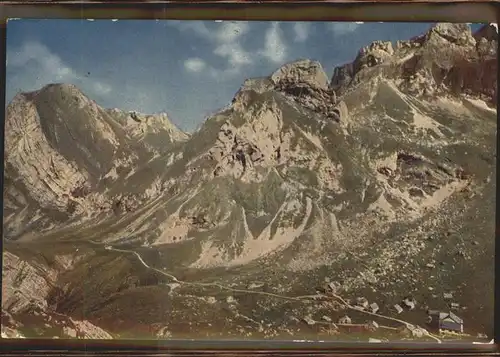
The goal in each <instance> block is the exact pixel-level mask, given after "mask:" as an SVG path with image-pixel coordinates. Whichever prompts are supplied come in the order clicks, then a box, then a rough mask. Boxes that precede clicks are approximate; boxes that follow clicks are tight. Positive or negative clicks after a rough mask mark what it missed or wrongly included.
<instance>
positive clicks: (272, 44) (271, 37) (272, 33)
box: [259, 22, 287, 63]
mask: <svg viewBox="0 0 500 357" xmlns="http://www.w3.org/2000/svg"><path fill="white" fill-rule="evenodd" d="M259 53H260V54H261V55H262V56H264V57H265V58H267V59H268V60H270V61H271V62H274V63H281V62H283V61H284V60H285V58H286V56H287V46H286V44H285V42H284V40H283V36H282V33H281V28H280V25H279V23H277V22H273V23H271V25H270V26H269V28H268V29H267V31H266V35H265V42H264V49H263V50H261V51H259Z"/></svg>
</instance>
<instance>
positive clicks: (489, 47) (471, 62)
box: [331, 23, 498, 104]
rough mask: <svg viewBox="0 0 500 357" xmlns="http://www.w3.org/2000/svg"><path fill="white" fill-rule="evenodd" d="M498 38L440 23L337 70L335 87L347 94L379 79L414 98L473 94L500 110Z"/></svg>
mask: <svg viewBox="0 0 500 357" xmlns="http://www.w3.org/2000/svg"><path fill="white" fill-rule="evenodd" d="M497 46H498V34H497V33H496V30H495V29H494V28H493V26H490V25H487V26H484V27H483V28H481V29H480V30H479V31H477V33H475V34H472V33H471V29H470V27H469V26H468V25H466V24H448V23H446V24H445V23H440V24H437V25H436V26H434V27H433V28H431V29H430V30H429V31H428V32H427V33H425V34H423V35H421V36H418V37H416V38H413V39H410V40H408V41H399V42H398V43H397V44H396V47H395V48H394V49H393V48H392V44H391V43H384V42H380V41H377V42H374V43H373V44H371V45H370V46H367V47H366V48H363V49H362V50H361V51H360V52H359V54H358V56H357V58H356V59H355V61H354V62H353V63H351V64H346V65H344V66H341V67H338V68H336V69H335V70H334V75H333V77H332V81H331V86H332V88H333V89H334V90H335V91H336V92H337V93H338V94H342V93H345V92H346V91H347V90H349V89H350V88H353V87H354V86H356V85H358V84H359V83H364V82H366V80H367V78H371V77H373V74H374V73H378V74H380V75H382V76H383V77H384V78H393V79H395V80H396V81H397V83H398V87H399V88H400V89H401V90H403V91H404V92H405V93H409V94H411V95H417V96H421V95H425V96H432V95H438V94H444V93H449V94H453V95H461V94H469V95H472V96H477V97H479V98H481V99H484V100H486V101H487V102H489V103H492V104H496V88H497V79H496V78H493V77H494V76H491V75H489V74H490V73H494V72H495V73H496V71H497V68H496V66H497V62H496V49H497Z"/></svg>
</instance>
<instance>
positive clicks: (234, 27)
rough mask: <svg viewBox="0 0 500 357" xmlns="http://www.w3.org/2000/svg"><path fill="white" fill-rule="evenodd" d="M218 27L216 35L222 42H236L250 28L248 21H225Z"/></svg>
mask: <svg viewBox="0 0 500 357" xmlns="http://www.w3.org/2000/svg"><path fill="white" fill-rule="evenodd" d="M218 27H219V28H218V29H217V31H216V32H215V34H214V36H215V38H216V39H217V41H218V42H222V43H228V42H235V41H237V40H238V39H239V38H240V37H241V36H243V35H245V34H246V33H248V31H249V30H250V25H249V24H248V22H223V23H221V25H219V26H218Z"/></svg>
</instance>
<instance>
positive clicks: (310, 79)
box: [270, 59, 328, 90]
mask: <svg viewBox="0 0 500 357" xmlns="http://www.w3.org/2000/svg"><path fill="white" fill-rule="evenodd" d="M270 78H271V81H272V82H273V83H274V84H276V85H278V86H279V85H282V84H286V83H293V84H304V85H308V86H311V87H314V88H318V89H323V90H326V89H328V77H327V75H326V73H325V71H324V70H323V67H322V66H321V64H320V63H319V62H318V61H313V60H309V59H304V60H298V61H295V62H291V63H287V64H285V65H284V66H282V67H280V68H279V69H278V70H277V71H276V72H274V73H273V74H272V75H271V77H270Z"/></svg>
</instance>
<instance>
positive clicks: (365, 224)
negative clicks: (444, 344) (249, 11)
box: [2, 24, 497, 338]
mask: <svg viewBox="0 0 500 357" xmlns="http://www.w3.org/2000/svg"><path fill="white" fill-rule="evenodd" d="M496 46H497V37H496V35H495V33H493V32H492V30H491V29H490V28H489V27H485V28H483V29H481V30H480V31H478V32H477V33H475V34H471V32H470V28H469V27H468V26H466V25H460V24H455V25H450V24H438V25H437V26H435V27H434V28H432V29H431V30H430V31H429V32H428V33H426V34H423V35H422V36H419V37H417V38H414V39H411V40H409V41H403V42H400V43H398V44H397V45H396V46H395V47H394V48H393V46H392V44H391V43H387V42H380V41H377V42H374V43H373V44H371V45H369V46H367V47H365V48H363V49H361V50H360V52H359V54H358V56H357V57H356V58H355V59H354V61H353V62H352V63H351V64H346V65H344V66H342V67H339V68H337V69H335V71H334V76H333V78H332V80H331V82H330V83H328V80H327V78H326V75H325V72H324V70H323V69H322V67H321V65H320V64H319V63H318V62H316V61H312V60H299V61H295V62H291V63H288V64H285V65H284V66H282V67H281V68H279V69H278V70H277V71H275V72H274V73H273V74H271V75H270V76H269V77H265V78H254V79H248V80H246V81H245V82H244V83H243V85H242V87H241V88H240V90H239V91H238V92H237V93H236V94H235V96H234V98H233V100H232V102H231V104H230V105H229V106H227V107H225V108H223V109H222V110H220V111H219V112H218V113H216V114H214V115H213V116H211V117H210V118H208V119H207V120H206V121H205V122H204V123H203V125H202V126H201V127H200V129H199V130H197V131H196V132H194V133H192V134H186V133H183V132H181V131H180V130H179V129H177V128H176V127H175V126H174V125H173V124H172V123H170V122H169V121H168V118H167V117H166V115H143V114H138V113H125V112H123V111H120V110H118V109H103V108H101V107H99V106H98V105H97V104H96V103H94V102H93V101H92V100H90V99H88V98H87V97H86V96H85V95H84V94H83V93H81V92H80V91H79V90H78V89H77V88H75V87H74V86H70V85H65V84H56V85H50V86H46V87H44V88H42V89H41V90H40V91H37V92H34V93H24V94H20V95H18V96H17V97H16V98H15V99H14V100H13V102H12V103H11V104H10V105H9V108H8V113H7V121H6V153H5V162H6V171H5V187H4V202H5V209H4V227H5V228H4V232H5V235H6V236H7V238H9V240H8V241H7V243H6V247H7V250H6V253H4V260H5V261H7V262H10V263H9V264H10V265H8V269H5V268H4V273H5V274H7V275H4V281H9V282H11V283H9V284H10V285H9V286H10V287H9V288H8V289H4V293H5V294H7V295H6V298H5V299H3V300H2V301H3V302H4V303H3V305H2V309H3V310H5V311H6V312H5V313H6V314H7V313H8V314H10V315H9V316H11V317H12V319H14V320H16V319H17V318H18V317H19V318H21V317H23V318H24V317H25V316H26V312H25V311H28V310H29V309H30V308H32V306H33V304H32V303H31V300H33V299H34V300H35V302H37V305H36V306H41V307H39V309H41V311H44V312H45V313H46V314H49V312H50V313H57V314H60V315H61V316H65V317H66V318H68V319H69V318H70V317H71V318H72V319H74V321H87V322H85V323H88V324H94V325H96V326H99V327H100V328H104V329H105V330H106V331H108V332H110V333H112V334H113V335H114V336H115V337H137V334H138V333H139V332H138V331H141V334H144V335H145V336H149V337H151V336H157V337H158V336H160V337H161V336H163V337H165V336H171V335H173V336H174V337H175V336H178V337H182V336H186V334H187V335H189V333H192V334H193V333H199V332H196V331H198V330H199V327H200V326H202V327H203V329H204V330H206V331H209V332H207V336H219V337H221V336H223V337H228V336H232V337H239V338H241V337H243V336H245V337H249V336H250V335H249V334H250V333H255V334H254V335H252V336H254V337H255V336H258V337H271V336H275V337H276V336H278V335H279V333H280V332H278V331H284V329H287V330H290V331H292V332H291V334H292V336H301V337H303V335H301V332H299V329H301V328H302V327H303V326H302V325H301V323H300V322H297V321H300V319H302V318H304V316H306V315H307V316H309V315H311V316H313V315H314V316H315V314H316V315H318V314H319V315H318V316H319V317H318V316H316V317H317V318H318V319H319V318H321V316H322V315H324V314H326V313H327V314H333V315H332V316H333V318H334V319H335V320H338V318H340V317H342V316H343V315H345V311H341V310H339V311H337V312H335V310H333V312H332V310H331V309H329V310H328V312H325V311H323V310H321V309H324V308H325V306H323V305H321V304H319V305H318V306H313V307H311V308H309V310H308V308H307V307H306V306H305V305H300V304H299V305H294V304H295V303H293V302H286V301H282V300H279V301H278V300H272V299H271V298H269V297H263V296H259V295H255V294H254V295H252V294H242V293H241V291H240V293H237V292H233V293H234V294H233V293H231V292H230V290H227V289H226V290H225V292H221V291H220V289H216V288H214V287H207V286H206V285H203V286H204V287H203V288H201V287H200V286H198V287H195V286H194V285H183V284H180V285H179V284H178V285H175V284H177V283H173V282H172V280H171V278H168V276H164V275H162V274H160V273H159V271H166V272H169V274H173V275H175V276H176V277H177V278H179V279H180V280H185V281H198V282H207V281H210V282H213V281H217V283H220V284H223V285H225V286H229V285H231V286H234V287H236V288H241V287H246V286H253V287H259V289H264V290H265V291H267V292H271V293H274V294H279V295H287V296H296V295H309V294H314V292H315V290H316V287H317V286H318V285H321V284H322V283H324V281H325V278H329V279H330V278H331V279H332V280H335V281H336V282H339V284H340V285H341V288H339V291H343V293H342V294H346V296H345V297H346V298H352V299H355V298H357V297H359V295H360V294H362V295H363V296H366V297H367V298H368V299H369V300H370V303H371V302H373V301H376V302H377V304H378V305H379V306H380V307H381V311H382V312H383V313H384V314H385V313H387V314H390V312H388V310H389V307H390V306H393V305H394V304H397V303H400V302H401V299H402V298H403V297H402V294H404V295H407V294H408V293H412V294H413V295H414V296H415V297H416V299H417V301H418V302H419V304H421V305H422V306H423V305H429V306H431V307H433V308H437V309H446V308H447V307H446V305H445V302H443V301H442V299H440V297H441V296H442V294H443V292H447V291H450V290H453V291H454V292H455V293H454V294H455V296H456V299H457V302H458V303H460V304H461V305H464V306H467V310H463V311H460V313H459V314H460V315H461V316H462V317H464V319H465V320H466V321H467V324H468V325H467V326H468V327H467V328H468V329H469V331H471V333H474V334H475V333H477V332H487V333H489V332H490V330H491V328H492V320H491V321H490V317H491V311H492V308H493V303H492V301H493V290H492V282H493V269H492V267H493V239H492V237H493V235H494V230H493V227H494V224H493V222H494V192H495V186H494V174H493V173H494V170H495V160H496V154H495V149H496V136H495V135H496V101H495V98H496V78H497V68H496ZM90 241H93V242H94V243H91V242H90ZM95 242H102V243H103V244H107V245H112V246H120V247H121V248H123V249H128V250H131V251H135V252H137V253H139V255H140V257H141V258H142V259H143V260H144V262H145V263H146V264H147V266H146V265H144V264H142V263H141V262H140V261H138V259H137V256H135V255H133V254H131V253H130V254H127V253H124V252H121V253H120V252H118V251H112V250H106V249H104V248H103V247H102V246H100V245H99V244H96V243H95ZM472 242H477V244H475V243H474V244H472ZM5 257H6V258H5ZM14 262H15V263H14ZM23 267H24V268H23ZM151 267H154V268H156V269H157V270H152V269H151ZM429 267H434V268H429ZM429 269H431V271H429ZM22 272H26V274H27V275H26V278H25V280H24V282H23V284H21V285H19V287H14V285H15V284H17V283H14V282H15V281H17V280H19V279H18V278H17V277H18V276H22ZM430 276H431V278H430ZM44 281H45V282H46V284H44V283H43V282H44ZM422 281H424V282H425V284H426V285H425V286H422ZM82 282H84V283H82ZM30 284H31V285H30ZM33 284H35V285H36V284H39V285H40V286H41V289H40V292H41V293H40V294H38V295H37V296H36V297H34V296H31V295H30V294H31V293H29V291H30V286H32V285H33ZM16 286H17V285H16ZM252 289H253V288H252ZM240 290H241V289H240ZM228 294H231V296H227V295H228ZM233 295H234V296H233ZM247 295H251V296H250V297H249V296H247ZM84 301H85V304H84ZM133 301H144V303H143V304H141V307H140V308H132V302H133ZM235 301H236V302H235ZM472 301H481V303H478V304H473V303H472ZM228 304H229V305H228ZM320 305H321V306H320ZM228 306H229V308H228ZM37 308H38V307H37ZM27 309H28V310H27ZM37 311H38V310H37ZM193 311H196V313H193ZM202 311H211V313H210V314H208V313H203V312H202ZM287 314H288V315H289V314H292V315H293V316H292V317H296V320H297V321H295V320H294V319H291V318H290V319H288V318H287V319H285V318H284V317H283V316H286V315H287ZM421 314H422V312H421V311H420V310H418V309H415V310H414V311H413V310H412V312H408V314H407V315H406V317H405V318H407V319H408V320H410V321H412V322H413V323H415V324H421V323H422V322H421V318H422V316H421ZM243 315H244V316H245V317H246V319H245V318H242V317H241V316H243ZM337 315H338V316H337ZM6 316H7V315H6ZM214 316H216V317H214ZM311 316H309V317H308V318H307V321H311V319H313V320H314V316H313V317H311ZM248 318H250V319H251V320H248ZM362 318H364V317H363V316H356V317H354V319H357V320H359V321H361V319H362ZM261 320H262V321H265V323H261V322H260V321H261ZM23 321H25V320H23ZM249 321H250V322H251V325H252V326H250V327H248V326H247V325H248V324H249ZM252 321H253V322H252ZM184 322H186V323H184ZM188 322H189V323H191V324H189V323H188ZM37 323H38V322H37ZM267 323H269V324H270V326H271V327H266V328H264V327H262V326H264V325H266V324H267ZM360 323H365V321H364V320H362V321H361V322H360ZM82 324H83V322H82ZM82 326H83V325H82ZM194 326H196V328H197V329H198V330H196V331H195V330H194V329H195V327H194ZM222 326H225V327H224V328H223V327H222ZM228 326H229V328H228ZM259 326H260V327H259ZM12 328H13V329H14V327H12ZM467 328H466V329H467ZM90 329H91V328H90ZM134 331H135V332H134ZM222 331H225V332H224V334H222V335H221V333H222ZM259 331H260V332H259ZM313 332H314V333H315V334H316V335H315V336H316V337H315V338H317V333H319V332H318V331H313ZM31 333H33V332H31ZM47 333H50V332H47ZM103 333H104V332H103ZM134 333H135V334H136V335H133V334H134ZM34 334H35V335H36V333H34ZM131 334H132V335H131ZM259 334H262V335H259ZM277 334H278V335H277ZM141 336H142V335H141ZM207 336H204V337H207ZM287 336H288V337H286V336H282V337H284V338H289V336H290V335H287ZM190 337H191V338H192V335H190ZM196 337H198V336H196ZM200 337H201V336H200ZM391 338H392V337H391ZM394 338H396V337H394Z"/></svg>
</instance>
